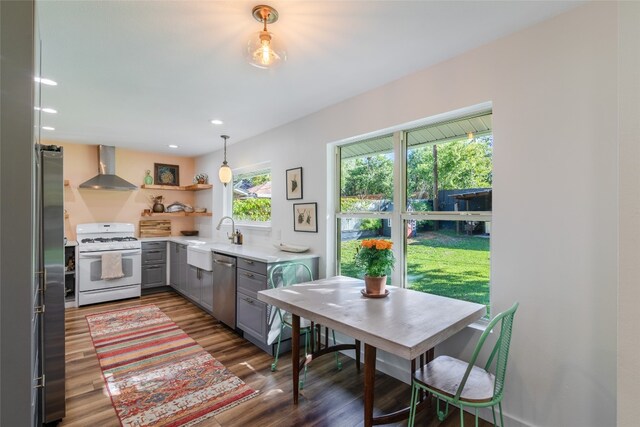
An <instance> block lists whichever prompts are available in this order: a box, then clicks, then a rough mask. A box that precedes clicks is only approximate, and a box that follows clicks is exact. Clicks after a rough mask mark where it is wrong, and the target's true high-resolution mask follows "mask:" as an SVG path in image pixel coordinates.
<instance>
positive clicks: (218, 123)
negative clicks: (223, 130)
mask: <svg viewBox="0 0 640 427" xmlns="http://www.w3.org/2000/svg"><path fill="white" fill-rule="evenodd" d="M211 123H212V124H214V125H223V124H224V122H223V121H222V120H219V119H213V120H211Z"/></svg>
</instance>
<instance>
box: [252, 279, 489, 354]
mask: <svg viewBox="0 0 640 427" xmlns="http://www.w3.org/2000/svg"><path fill="white" fill-rule="evenodd" d="M363 288H364V282H363V281H362V280H360V279H352V278H350V277H343V276H337V277H331V278H328V279H322V280H316V281H314V282H308V283H303V284H299V285H293V286H290V287H287V288H277V289H268V290H265V291H260V292H258V299H259V300H260V301H264V302H266V303H267V304H272V305H274V306H276V307H279V308H281V309H284V310H286V311H289V312H291V313H293V314H296V315H298V316H300V317H304V318H306V319H309V320H312V321H315V322H317V323H319V324H321V325H323V326H328V327H329V328H331V329H335V330H336V331H340V332H343V333H345V334H347V335H349V336H350V337H352V338H354V339H357V340H360V341H362V342H364V343H367V344H369V345H372V346H374V347H376V348H378V349H380V350H384V351H387V352H389V353H393V354H396V355H398V356H400V357H403V358H405V359H408V360H412V359H414V358H416V357H417V356H419V355H420V354H424V353H425V352H426V351H427V350H429V349H431V348H433V347H435V346H436V345H437V344H439V343H441V342H442V341H444V340H445V339H447V338H449V337H450V336H452V335H454V334H455V333H457V332H459V331H460V330H462V329H463V328H464V327H466V326H467V325H469V324H471V323H473V322H474V321H476V320H478V319H480V318H482V316H484V315H485V313H486V308H485V306H484V305H481V304H475V303H470V302H466V301H461V300H456V299H452V298H446V297H440V296H436V295H432V294H427V293H423V292H418V291H413V290H410V289H403V288H397V287H387V288H388V289H389V292H390V294H389V296H388V297H386V298H366V297H364V296H362V294H361V293H360V290H361V289H363Z"/></svg>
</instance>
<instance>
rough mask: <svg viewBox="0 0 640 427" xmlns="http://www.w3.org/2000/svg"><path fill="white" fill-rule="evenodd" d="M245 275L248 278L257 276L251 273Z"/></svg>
mask: <svg viewBox="0 0 640 427" xmlns="http://www.w3.org/2000/svg"><path fill="white" fill-rule="evenodd" d="M244 275H245V276H247V277H255V276H254V275H253V274H251V273H244Z"/></svg>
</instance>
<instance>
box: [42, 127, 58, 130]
mask: <svg viewBox="0 0 640 427" xmlns="http://www.w3.org/2000/svg"><path fill="white" fill-rule="evenodd" d="M42 129H44V130H56V128H52V127H51V126H42Z"/></svg>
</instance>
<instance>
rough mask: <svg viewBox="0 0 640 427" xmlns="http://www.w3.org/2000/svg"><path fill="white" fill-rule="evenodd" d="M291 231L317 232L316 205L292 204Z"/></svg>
mask: <svg viewBox="0 0 640 427" xmlns="http://www.w3.org/2000/svg"><path fill="white" fill-rule="evenodd" d="M293 231H305V232H307V233H317V232H318V204H317V203H294V204H293Z"/></svg>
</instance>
